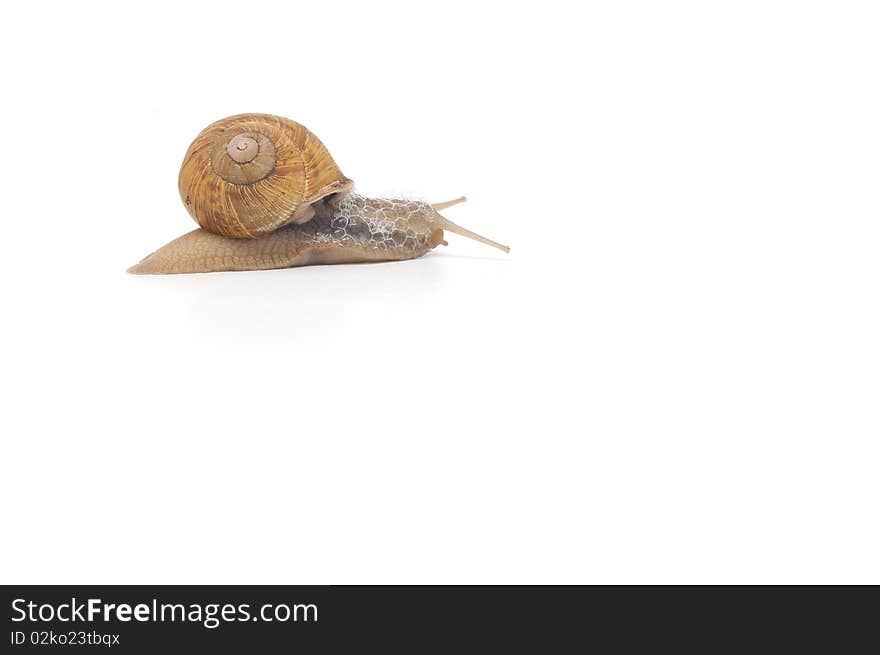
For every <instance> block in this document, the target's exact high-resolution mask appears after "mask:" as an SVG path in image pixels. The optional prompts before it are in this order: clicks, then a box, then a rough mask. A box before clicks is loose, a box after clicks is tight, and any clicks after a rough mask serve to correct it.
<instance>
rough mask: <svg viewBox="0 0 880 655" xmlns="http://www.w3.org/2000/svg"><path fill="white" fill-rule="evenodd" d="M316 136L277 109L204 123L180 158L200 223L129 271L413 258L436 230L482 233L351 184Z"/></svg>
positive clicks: (432, 243) (440, 240) (188, 198)
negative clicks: (355, 189) (275, 112)
mask: <svg viewBox="0 0 880 655" xmlns="http://www.w3.org/2000/svg"><path fill="white" fill-rule="evenodd" d="M353 186H354V185H353V182H352V181H351V180H349V179H348V178H347V177H345V176H344V175H343V174H342V172H341V171H340V170H339V168H338V166H337V165H336V163H335V162H334V161H333V159H332V157H331V156H330V154H329V152H327V150H326V148H325V147H324V146H323V144H322V143H321V142H320V141H319V140H318V139H317V137H315V136H314V135H313V134H312V133H311V132H309V131H308V130H307V129H306V128H305V127H303V126H302V125H299V124H298V123H295V122H293V121H290V120H288V119H285V118H281V117H278V116H270V115H267V114H242V115H239V116H232V117H230V118H226V119H223V120H221V121H217V122H216V123H213V124H212V125H210V126H208V127H207V128H205V130H203V131H202V132H201V133H200V134H199V135H198V136H197V137H196V139H195V141H193V143H192V145H191V146H190V148H189V149H188V150H187V154H186V156H185V157H184V161H183V165H182V167H181V171H180V177H179V189H180V195H181V199H182V200H183V202H184V204H185V205H186V207H187V210H188V211H189V212H190V214H191V215H192V217H193V218H194V219H195V220H196V222H198V223H199V225H200V226H201V227H200V228H199V229H196V230H193V231H192V232H189V233H188V234H185V235H183V236H182V237H180V238H178V239H175V240H174V241H172V242H171V243H169V244H167V245H165V246H163V247H162V248H160V249H159V250H157V251H156V252H154V253H153V254H151V255H149V256H148V257H146V258H145V259H144V260H142V261H141V262H140V263H139V264H137V265H135V266H133V267H132V268H130V269H129V272H130V273H136V274H164V273H206V272H211V271H247V270H261V269H272V268H288V267H293V266H305V265H309V264H341V263H360V262H377V261H391V260H401V259H413V258H416V257H420V256H422V255H424V254H425V253H426V252H428V251H430V250H431V249H433V248H434V247H436V246H437V245H439V244H443V245H446V241H445V240H444V236H443V230H444V229H445V230H449V231H451V232H456V233H458V234H461V235H463V236H467V237H469V238H473V239H476V240H478V241H482V242H484V243H487V244H489V245H492V246H495V247H497V248H500V249H502V250H505V251H508V250H509V249H508V248H507V247H506V246H502V245H500V244H497V243H495V242H494V241H490V240H489V239H486V238H484V237H481V236H479V235H477V234H474V233H472V232H470V231H468V230H465V229H464V228H462V227H460V226H458V225H456V224H455V223H452V222H451V221H449V220H448V219H446V218H445V217H443V216H441V215H440V214H439V213H438V210H439V209H443V208H446V207H449V206H451V205H453V204H457V203H458V202H462V201H463V200H464V198H459V199H457V200H453V201H449V202H446V203H440V204H437V205H430V204H428V203H425V202H419V201H415V200H402V199H371V198H365V197H363V196H360V195H358V194H356V193H353V191H352V189H353Z"/></svg>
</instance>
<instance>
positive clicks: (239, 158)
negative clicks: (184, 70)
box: [178, 114, 353, 238]
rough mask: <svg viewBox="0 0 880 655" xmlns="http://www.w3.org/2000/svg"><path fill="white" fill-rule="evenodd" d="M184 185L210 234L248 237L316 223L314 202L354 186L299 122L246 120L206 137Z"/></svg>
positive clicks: (186, 166) (187, 166) (189, 204)
mask: <svg viewBox="0 0 880 655" xmlns="http://www.w3.org/2000/svg"><path fill="white" fill-rule="evenodd" d="M178 186H179V189H180V197H181V199H182V200H183V202H184V204H185V205H186V208H187V210H188V211H189V213H190V215H191V216H192V217H193V218H194V219H195V220H196V222H197V223H198V224H199V225H201V226H202V227H203V228H204V229H206V230H208V231H210V232H214V233H215V234H221V235H223V236H228V237H237V238H248V237H258V236H260V235H263V234H268V233H270V232H272V231H274V230H276V229H278V228H279V227H281V226H282V225H285V224H287V223H292V222H297V223H301V222H304V221H307V220H309V219H310V218H311V217H312V215H313V212H312V211H311V209H310V206H311V205H312V204H313V203H315V202H317V201H319V200H321V199H322V198H324V197H326V196H328V195H330V194H334V193H347V192H349V191H350V190H351V188H352V186H353V183H352V182H351V180H349V179H348V178H346V177H345V176H344V175H343V174H342V171H340V170H339V167H338V166H337V165H336V162H334V161H333V158H332V157H331V156H330V153H329V152H327V149H326V148H325V147H324V144H322V143H321V142H320V141H319V140H318V138H317V137H316V136H315V135H314V134H312V133H311V132H310V131H309V130H308V129H306V128H305V127H303V126H302V125H300V124H299V123H296V122H294V121H292V120H289V119H287V118H282V117H280V116H272V115H269V114H241V115H238V116H231V117H229V118H224V119H222V120H219V121H217V122H215V123H212V124H211V125H209V126H208V127H206V128H205V129H204V130H202V132H201V133H199V135H198V136H197V137H196V138H195V140H194V141H193V142H192V145H190V147H189V150H187V153H186V156H185V157H184V160H183V165H182V166H181V168H180V176H179V178H178Z"/></svg>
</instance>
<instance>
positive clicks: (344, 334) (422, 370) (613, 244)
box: [0, 1, 880, 583]
mask: <svg viewBox="0 0 880 655" xmlns="http://www.w3.org/2000/svg"><path fill="white" fill-rule="evenodd" d="M876 7H877V5H876V3H871V2H864V3H857V2H767V1H762V2H741V1H740V2H711V3H709V2H665V3H655V2H586V3H562V2H558V3H556V2H541V3H534V4H531V3H530V4H520V3H509V2H505V3H498V4H489V3H485V4H483V3H477V2H466V3H458V2H448V1H447V2H443V3H438V4H437V5H436V7H434V8H428V7H426V6H422V5H421V4H420V3H404V2H401V3H345V2H333V3H323V2H307V3H298V2H280V3H270V2H259V3H246V2H239V3H221V2H210V3H198V4H197V3H184V2H178V3H174V5H173V6H163V5H159V4H157V3H149V4H147V5H143V6H142V7H141V8H133V7H132V6H131V5H129V4H126V3H106V4H99V3H88V2H87V3H80V2H77V3H60V2H59V3H55V4H49V5H46V4H43V3H15V4H14V5H13V6H10V3H7V4H6V5H4V8H3V9H2V40H0V55H2V57H0V61H2V64H0V66H2V73H3V74H2V85H3V89H4V91H3V101H2V104H0V117H2V125H3V131H2V138H0V152H2V157H0V179H2V189H3V196H2V223H3V226H4V235H3V241H2V242H3V256H2V258H0V263H2V285H3V287H2V294H3V307H4V311H3V319H2V324H0V325H2V327H0V330H2V344H3V345H2V379H3V387H4V388H3V403H2V405H3V411H2V424H3V430H2V458H0V493H2V497H0V503H2V516H0V525H2V539H0V580H2V581H3V582H6V583H24V582H30V583H84V582H91V583H453V582H458V583H550V582H556V583H573V582H580V583H784V582H788V583H791V582H798V583H808V582H810V583H831V582H836V583H858V582H873V583H880V557H878V556H877V554H878V552H880V526H878V520H877V514H878V492H880V476H878V464H880V462H878V459H880V446H878V436H880V416H878V392H880V373H878V371H880V347H878V337H880V311H878V282H880V253H878V246H880V242H878V241H880V240H878V237H880V223H878V218H880V212H878V209H880V186H878V185H880V90H878V72H880V71H878V68H880V39H878V34H880V15H878V9H877V8H876ZM246 111H258V112H269V113H277V114H281V115H284V116H288V117H290V118H293V119H295V120H297V121H299V122H302V123H304V124H305V125H307V126H308V127H309V128H311V129H312V130H313V131H314V132H315V133H316V134H317V135H318V136H319V137H320V138H321V139H322V140H323V141H324V143H325V144H326V145H327V147H328V148H329V150H330V151H331V153H333V156H334V158H335V159H336V161H337V162H338V163H339V165H340V167H341V168H342V170H343V171H344V172H345V173H346V175H348V176H349V177H351V178H352V179H354V180H355V181H356V182H357V184H358V188H359V189H360V190H361V191H363V192H365V193H373V194H383V193H405V194H409V195H413V196H416V197H422V198H425V199H428V200H431V201H439V200H446V199H448V198H452V197H455V196H458V195H461V194H466V195H468V196H469V198H470V202H469V203H468V204H466V205H462V206H460V207H456V208H454V209H451V210H449V211H448V216H449V217H450V218H452V219H453V220H455V221H457V222H459V223H461V224H463V225H465V226H467V227H470V228H472V229H474V230H476V231H478V232H482V233H484V234H486V235H487V236H489V237H492V238H495V239H497V240H499V241H502V242H504V243H508V244H510V245H511V247H512V251H511V253H510V255H504V254H503V253H500V252H498V251H495V250H492V249H490V248H487V247H485V246H482V245H480V244H476V243H472V242H468V241H466V240H464V239H462V238H460V237H457V236H455V235H450V236H449V238H448V240H449V247H448V248H438V249H437V250H436V251H434V252H432V253H430V254H429V255H428V256H426V257H424V258H422V259H420V260H416V261H410V262H402V263H393V264H379V265H365V266H337V267H312V268H302V269H290V270H283V271H268V272H248V273H224V274H209V275H200V276H179V277H134V276H130V275H126V274H125V273H124V271H125V269H126V268H127V267H128V266H130V265H132V264H134V263H136V262H137V261H138V260H140V259H141V258H142V257H143V256H145V255H146V254H148V253H149V252H151V251H153V250H155V249H156V248H157V247H159V246H160V245H162V244H164V243H165V242H167V241H169V240H171V239H173V238H175V237H177V236H179V235H180V234H182V233H184V232H187V231H189V230H190V229H192V228H193V227H194V224H193V223H192V222H191V220H190V218H189V217H188V215H187V213H186V212H185V210H184V208H183V206H182V205H181V203H180V200H179V197H178V195H177V172H178V168H179V165H180V160H181V157H182V155H183V153H184V151H185V150H186V148H187V146H188V145H189V142H190V141H191V139H192V138H193V137H194V136H195V135H196V133H198V131H199V130H200V129H201V128H202V127H204V126H205V125H207V124H208V123H210V122H212V121H214V120H216V119H218V118H221V117H223V116H226V115H229V114H234V113H239V112H246Z"/></svg>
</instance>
